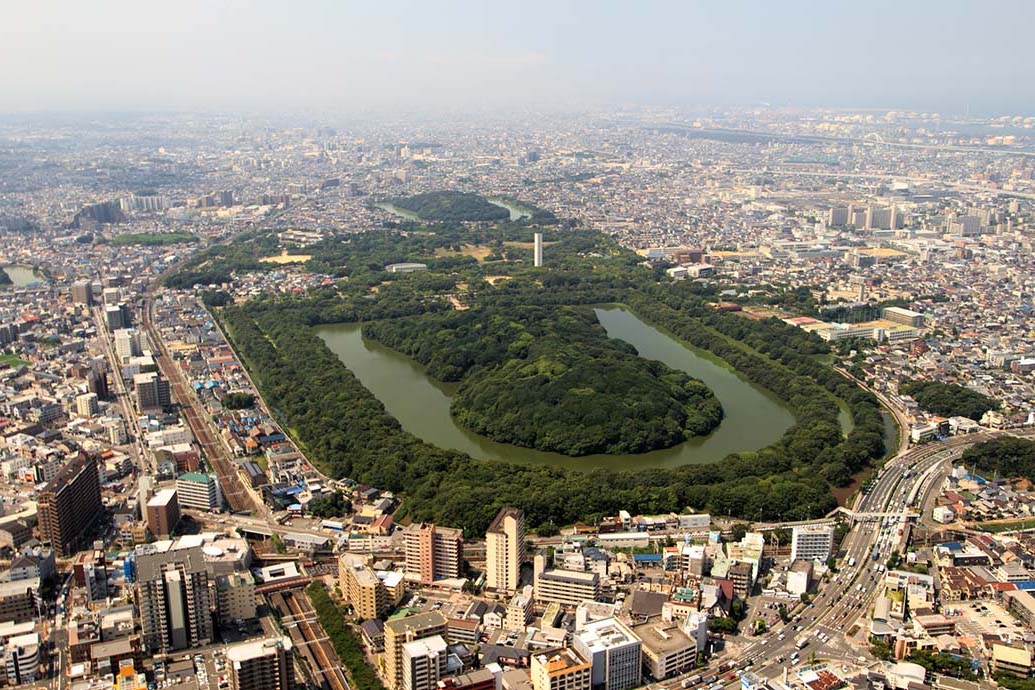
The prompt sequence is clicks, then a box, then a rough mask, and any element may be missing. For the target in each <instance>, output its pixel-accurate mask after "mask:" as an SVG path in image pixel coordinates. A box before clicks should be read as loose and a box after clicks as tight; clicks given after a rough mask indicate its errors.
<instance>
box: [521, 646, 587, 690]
mask: <svg viewBox="0 0 1035 690" xmlns="http://www.w3.org/2000/svg"><path fill="white" fill-rule="evenodd" d="M529 675H530V676H531V678H532V688H533V690H590V688H591V681H592V678H593V665H592V664H591V663H589V662H588V661H586V660H584V659H580V658H579V656H578V654H576V653H575V652H574V651H573V650H571V649H559V650H557V651H554V652H549V653H546V654H533V655H532V662H531V668H530V670H529Z"/></svg>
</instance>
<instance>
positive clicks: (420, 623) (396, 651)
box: [381, 611, 447, 690]
mask: <svg viewBox="0 0 1035 690" xmlns="http://www.w3.org/2000/svg"><path fill="white" fill-rule="evenodd" d="M446 628H447V626H446V617H445V616H443V615H442V614H441V613H439V612H438V611H430V612H428V613H418V614H416V615H414V616H406V617H405V618H396V619H395V620H390V621H388V622H386V623H385V653H384V656H383V657H382V659H381V662H382V664H383V669H382V670H383V674H382V675H383V676H384V678H385V681H386V684H387V686H388V690H402V687H403V646H404V645H406V643H408V642H413V641H414V640H423V639H424V638H427V637H434V636H436V635H440V636H443V637H444V636H445V635H446Z"/></svg>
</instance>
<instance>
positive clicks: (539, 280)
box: [188, 223, 884, 535]
mask: <svg viewBox="0 0 1035 690" xmlns="http://www.w3.org/2000/svg"><path fill="white" fill-rule="evenodd" d="M433 228H434V230H433V231H420V230H419V229H418V228H417V227H416V226H409V227H407V228H404V229H401V230H387V231H385V232H378V231H374V232H368V233H363V234H357V235H351V236H349V237H348V238H347V239H346V240H345V241H342V240H341V239H340V238H339V239H334V240H330V239H329V240H327V241H326V242H324V243H318V244H317V245H313V246H312V247H309V248H307V250H306V251H307V252H308V253H312V254H313V259H312V261H310V262H309V263H308V264H306V268H307V269H310V268H312V267H313V264H314V263H317V262H318V263H317V265H318V266H319V270H320V271H326V272H329V273H333V274H336V275H342V276H348V281H347V282H341V283H339V284H337V285H334V286H330V287H327V288H323V289H317V290H313V291H312V292H310V293H309V294H308V295H305V296H298V295H273V294H270V295H265V296H262V297H260V298H257V299H254V300H251V301H249V302H247V303H244V304H235V305H227V306H226V307H224V308H221V309H217V310H216V315H217V316H218V318H219V319H220V321H221V322H222V323H223V325H224V327H225V329H226V331H227V333H228V335H229V336H230V338H231V340H232V343H233V345H234V346H235V349H236V350H237V352H238V354H239V355H240V356H241V359H242V361H243V362H244V363H245V364H246V366H247V367H248V369H249V371H250V372H252V374H253V377H254V379H255V382H256V385H257V386H258V387H259V389H260V390H261V391H262V393H263V395H264V397H265V399H266V401H267V402H268V403H269V405H270V407H271V409H272V411H273V413H274V414H275V415H276V416H277V417H278V418H279V419H280V421H281V422H282V423H283V424H284V427H285V429H287V430H288V431H289V432H290V433H291V434H292V436H293V437H294V438H295V439H296V441H298V443H299V444H300V446H301V447H302V448H303V449H304V451H305V452H306V454H307V456H308V457H309V458H311V459H312V460H313V461H314V462H315V463H317V464H318V465H319V466H320V467H321V469H323V470H324V471H325V472H327V473H328V474H330V475H332V476H334V477H339V478H340V477H350V478H352V479H355V480H357V481H361V482H365V483H368V484H371V485H374V486H378V487H380V488H384V489H387V490H390V491H394V492H399V493H402V494H403V495H404V497H405V501H406V506H407V508H408V510H409V511H410V516H411V517H412V518H413V519H415V520H431V521H435V522H438V523H440V524H445V525H453V526H458V527H463V528H465V530H466V531H467V533H468V534H471V535H477V534H479V533H481V532H482V531H483V530H484V529H485V527H486V526H487V525H488V523H489V521H490V520H491V519H492V517H493V515H494V514H495V513H496V511H497V510H498V509H499V508H500V507H501V506H504V505H513V506H517V507H519V508H521V509H523V510H524V511H525V512H526V514H527V516H528V520H529V523H530V527H533V528H535V527H537V526H539V525H542V524H545V523H553V524H554V525H564V524H571V523H572V522H575V521H577V520H594V519H596V518H598V517H600V516H602V515H611V514H615V513H617V511H619V510H621V509H626V510H629V511H631V512H634V513H636V512H638V513H648V514H649V513H658V512H667V511H678V510H683V509H685V508H687V507H692V508H694V509H698V510H703V511H710V512H713V513H716V514H721V515H733V516H739V517H745V518H750V519H759V518H761V519H774V520H775V519H797V518H805V517H814V516H816V515H821V514H823V513H825V512H827V511H829V510H830V509H831V508H833V507H834V505H835V501H834V498H833V496H832V494H831V491H830V487H831V485H844V484H847V483H848V482H849V481H850V480H851V476H852V475H853V474H854V473H856V472H858V471H860V470H862V469H864V468H865V467H866V466H867V465H868V464H869V463H871V462H872V461H873V460H875V459H878V458H880V457H881V456H882V454H883V453H884V446H883V421H882V418H881V414H880V408H879V405H878V403H877V401H876V399H875V398H874V397H873V396H872V395H870V394H869V393H867V392H866V391H864V390H862V389H860V388H859V387H857V386H856V385H855V384H854V383H852V382H851V381H849V380H847V379H846V378H844V377H842V376H841V375H840V374H838V373H837V372H836V371H834V370H833V369H832V368H831V367H829V366H828V365H826V364H823V363H822V362H821V361H820V360H819V359H818V358H817V357H816V356H815V355H817V354H823V353H826V352H829V349H828V348H827V346H826V345H825V344H824V343H823V342H822V341H821V340H819V339H818V338H816V337H815V336H814V335H811V334H809V333H806V332H804V331H802V330H800V329H797V328H794V327H792V326H789V325H787V324H784V323H782V322H781V321H779V320H777V319H768V320H763V321H752V320H749V319H745V318H743V317H742V316H739V315H736V314H731V313H727V312H723V311H720V310H716V309H715V308H714V307H713V306H711V305H710V304H709V303H708V301H706V298H708V297H709V296H711V295H713V294H714V291H710V290H709V288H708V287H707V286H704V287H702V286H701V285H698V284H696V283H693V282H690V281H686V282H683V283H678V284H673V283H671V282H668V281H664V280H662V278H663V274H660V273H658V272H656V271H654V270H652V269H650V268H647V267H645V266H643V265H641V259H640V257H638V256H637V255H636V254H634V253H633V252H631V251H628V250H625V249H623V248H622V247H620V246H619V245H617V243H615V242H614V241H613V240H611V239H610V238H608V237H606V236H603V235H601V234H599V233H596V232H591V231H587V230H570V231H562V230H556V229H547V230H546V231H545V233H546V237H545V239H546V241H547V242H548V243H550V244H549V245H548V247H547V255H548V257H547V258H548V268H546V269H543V268H535V267H533V266H532V265H531V261H530V258H531V248H530V247H529V246H528V240H529V239H530V228H529V227H528V226H527V225H524V224H521V223H501V224H498V225H495V226H475V227H466V228H463V227H456V226H451V225H447V224H443V225H436V226H433ZM267 241H268V238H266V237H262V236H254V237H252V238H251V239H249V240H246V241H245V242H244V246H237V244H236V243H235V244H234V245H228V246H227V249H226V250H221V251H220V256H222V257H224V258H226V257H230V256H234V257H237V259H235V261H236V260H240V261H241V262H246V261H247V256H248V255H249V247H250V256H252V257H254V256H257V255H258V256H261V254H259V253H258V252H260V251H266V250H267V249H270V248H269V247H268V245H266V244H265V243H266V242H267ZM471 245H478V246H490V247H495V248H496V249H497V250H498V251H499V252H500V253H501V255H503V256H505V258H504V259H503V260H499V261H488V260H486V261H481V260H476V259H475V258H473V257H471V256H456V255H455V252H456V251H458V250H459V248H461V247H464V246H471ZM257 247H259V248H258V249H257ZM271 253H272V251H271ZM212 261H213V262H217V261H219V259H218V257H212ZM398 261H422V262H424V263H427V264H428V266H429V270H428V271H427V272H426V273H415V274H405V275H404V274H389V273H385V272H384V270H383V267H384V266H385V265H386V264H388V263H393V262H398ZM210 265H211V264H209V265H202V264H200V263H198V264H193V265H192V266H190V267H188V269H189V270H191V271H204V270H207V268H208V267H209V266H210ZM238 270H239V269H238ZM314 270H316V269H314ZM500 277H504V278H506V280H500ZM490 278H491V279H493V281H492V282H491V283H490ZM450 300H459V302H460V303H461V304H463V305H465V306H468V307H470V313H471V314H472V316H471V317H460V316H457V314H460V313H462V312H454V311H453V307H452V306H451V304H450ZM605 303H623V304H625V305H627V306H628V308H629V309H631V310H632V311H633V312H635V314H636V315H637V316H638V317H639V318H640V319H642V320H644V321H648V322H651V323H652V324H654V325H656V326H659V327H662V328H664V329H665V330H667V331H668V332H669V333H671V334H673V335H674V336H675V337H677V338H679V339H682V340H683V341H685V342H687V343H689V344H690V345H693V346H695V347H699V348H702V349H705V350H708V351H710V352H711V353H713V354H714V355H716V356H717V357H719V358H721V359H723V360H725V361H726V362H728V363H729V364H730V365H732V366H733V367H734V368H736V369H737V370H738V371H739V372H740V373H741V374H742V375H743V376H745V377H746V378H747V379H748V380H750V381H751V382H753V383H755V384H758V385H760V386H763V387H765V388H767V389H769V390H770V391H771V392H772V393H773V394H775V395H776V396H778V397H779V398H780V399H781V400H783V401H784V402H785V404H786V405H787V406H788V407H789V408H790V410H791V411H792V412H793V414H794V416H795V419H796V422H795V424H794V425H793V426H792V427H791V428H790V429H789V430H788V431H787V433H786V434H785V435H784V436H783V437H782V438H781V439H780V440H779V441H778V442H776V443H774V444H773V445H771V446H769V447H766V448H762V449H760V450H758V451H755V452H750V453H739V454H734V455H731V456H729V457H727V458H726V459H725V460H724V461H723V462H721V463H714V464H708V465H693V466H684V467H678V468H674V469H644V470H640V471H610V470H593V471H576V470H568V469H562V468H558V467H546V466H540V465H518V464H513V463H506V462H493V461H482V460H478V459H472V458H470V457H468V456H466V455H463V454H460V453H457V452H455V451H450V450H445V449H441V448H437V447H434V446H431V445H429V444H427V443H425V442H423V441H421V440H419V439H417V438H415V437H414V436H413V435H411V434H409V433H407V432H406V431H405V430H404V429H402V428H401V427H400V425H399V422H398V421H397V420H396V419H395V418H393V417H392V416H391V415H390V414H388V413H387V412H386V411H385V408H384V406H383V405H382V404H381V402H380V401H378V400H377V398H375V397H374V396H373V394H371V393H370V391H368V390H367V389H366V388H364V387H363V385H362V384H361V383H360V382H359V381H358V379H357V378H356V377H355V376H354V375H353V373H352V372H351V371H349V369H348V368H347V367H345V366H344V365H343V364H342V363H341V361H340V360H339V359H338V358H337V357H336V356H335V355H334V354H333V353H332V352H331V351H330V350H329V349H328V348H327V346H326V345H325V344H324V343H323V341H322V340H321V339H320V338H319V337H318V336H317V335H316V333H315V332H314V330H313V328H311V327H312V326H315V325H318V324H324V323H335V322H357V321H359V322H364V324H365V325H367V326H368V329H367V330H368V332H370V333H372V332H373V331H372V330H371V329H375V328H378V327H380V324H377V325H374V324H373V323H372V322H385V324H389V325H391V324H393V320H400V322H401V323H408V322H410V321H411V320H412V319H414V317H419V318H428V323H429V324H434V325H435V329H433V330H434V331H435V332H437V333H439V335H440V336H441V337H448V338H450V339H453V340H454V342H455V343H458V344H460V345H463V344H464V343H465V342H466V336H463V335H462V334H456V333H448V331H449V330H450V328H447V327H446V324H449V323H452V321H451V319H458V321H457V324H458V325H462V326H464V327H473V326H472V325H470V324H468V325H465V323H464V319H466V318H471V319H474V320H475V321H477V318H476V317H475V316H473V315H474V314H508V313H513V314H520V313H521V312H522V311H523V310H528V309H546V308H550V309H553V310H555V311H557V312H558V313H559V312H560V310H561V309H562V308H563V309H564V312H565V313H570V314H572V315H573V316H571V317H570V318H572V319H576V317H575V316H574V315H576V314H579V313H588V312H585V311H581V310H580V309H578V308H579V307H585V306H590V305H599V304H605ZM446 314H448V316H445V315H446ZM421 315H432V316H431V317H425V316H421ZM439 318H441V323H439V321H438V319H439ZM548 321H549V320H548ZM518 322H519V323H520V319H519V320H518ZM413 323H419V321H413ZM473 325H477V324H476V323H475V324H473ZM554 327H555V326H553V325H551V326H550V328H554ZM572 327H574V326H572ZM384 328H385V329H387V328H388V326H385V327H384ZM499 328H502V326H499ZM578 328H580V329H583V328H589V329H590V330H592V329H595V328H599V327H598V326H596V325H595V324H589V325H588V326H587V325H579V326H578ZM525 329H526V330H528V328H527V326H525ZM392 330H393V331H394V330H398V331H399V333H397V334H395V335H393V338H397V339H398V343H397V344H396V345H393V347H398V348H399V349H402V350H403V351H407V352H409V353H410V354H411V355H412V356H414V357H415V358H417V359H420V360H421V361H425V362H426V363H427V364H428V366H429V368H431V369H432V370H433V371H437V372H438V373H436V374H435V375H436V376H440V377H441V378H448V375H447V374H446V373H444V372H448V371H454V372H455V373H454V374H453V375H454V376H455V377H456V378H459V379H463V378H464V377H465V376H472V375H474V371H475V370H476V369H477V368H478V367H479V366H482V367H483V368H485V369H486V370H487V371H488V372H492V371H498V372H499V375H500V376H504V377H506V379H507V380H513V377H514V376H517V375H518V372H511V371H509V370H506V369H504V368H503V367H502V366H497V367H496V368H495V369H492V368H491V367H489V366H488V363H485V362H482V363H479V362H480V361H479V359H478V357H480V356H481V349H480V348H471V347H466V346H462V347H458V348H457V352H458V353H460V354H462V357H461V356H460V355H459V354H458V355H457V357H459V359H457V358H454V357H451V356H446V354H445V353H444V349H443V348H440V347H433V346H432V345H433V344H434V343H429V342H425V340H426V339H425V338H422V337H419V336H418V335H416V334H411V333H407V332H404V331H405V330H406V329H405V328H403V327H402V326H399V327H396V326H394V325H392ZM456 330H460V329H459V328H457V329H456ZM386 332H387V330H386ZM502 332H506V331H502ZM443 334H444V335H443ZM531 335H532V336H533V340H534V339H535V338H536V337H537V336H536V333H534V332H533V333H532V334H531ZM547 335H548V334H547ZM520 342H521V333H520V332H519V331H516V330H515V331H513V332H511V333H510V334H509V335H508V339H507V340H506V346H504V345H502V344H501V345H499V346H498V347H499V348H503V349H506V348H509V346H510V345H512V344H514V343H520ZM591 342H593V341H592V340H591ZM424 348H427V349H426V350H425V349H424ZM486 349H488V348H486ZM532 349H533V348H532V347H531V346H530V347H529V351H531V350H532ZM601 352H602V353H603V352H606V353H607V354H608V356H611V355H612V353H619V354H621V353H623V350H622V346H621V345H616V346H614V348H608V349H607V350H602V351H601ZM507 356H509V357H513V359H515V360H517V361H519V362H524V364H528V362H527V361H526V360H524V359H519V358H517V357H514V356H513V355H511V354H510V353H508V354H507ZM614 356H616V357H617V356H618V355H617V354H616V355H614ZM472 360H473V361H472ZM511 366H515V367H517V366H518V364H514V365H511ZM451 367H452V368H453V369H451ZM631 371H634V372H636V373H637V375H638V374H639V373H642V370H641V369H640V368H639V366H637V367H635V368H634V369H633V370H631ZM664 375H665V374H663V373H662V374H659V375H657V376H656V377H655V378H657V377H658V376H660V377H663V376H664ZM601 378H604V377H601ZM485 382H486V383H487V384H491V383H493V380H492V378H491V377H490V376H488V375H486V378H485ZM461 385H462V386H463V385H464V384H461ZM564 390H565V391H567V390H568V388H564ZM476 395H477V391H472V392H471V396H472V401H473V400H474V397H475V396H476ZM838 399H840V400H842V401H844V402H845V403H847V405H848V407H849V408H850V410H851V413H852V417H853V420H854V422H855V426H854V429H853V430H852V431H851V433H849V434H847V435H844V434H843V433H842V431H841V428H840V426H839V424H838V404H837V401H838ZM519 402H520V403H521V404H525V402H526V401H519ZM482 404H484V405H485V407H484V408H482V407H478V406H479V405H482ZM491 404H492V401H491V400H488V401H486V402H485V403H482V402H481V401H477V404H474V403H472V406H473V408H475V409H478V410H479V411H480V410H481V409H489V408H488V406H489V405H491Z"/></svg>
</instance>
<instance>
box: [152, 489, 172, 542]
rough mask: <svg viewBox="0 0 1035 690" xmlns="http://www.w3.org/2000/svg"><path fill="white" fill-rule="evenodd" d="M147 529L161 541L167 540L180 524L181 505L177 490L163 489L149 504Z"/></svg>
mask: <svg viewBox="0 0 1035 690" xmlns="http://www.w3.org/2000/svg"><path fill="white" fill-rule="evenodd" d="M146 519H147V528H148V529H149V530H151V534H153V535H154V536H156V537H158V538H159V539H166V538H167V537H168V536H169V535H170V534H172V533H173V531H174V530H175V529H176V525H177V524H179V522H180V503H179V501H178V500H177V499H176V490H175V489H162V490H161V491H159V492H158V493H156V494H155V495H154V496H153V497H152V498H151V500H149V501H148V502H147V518H146Z"/></svg>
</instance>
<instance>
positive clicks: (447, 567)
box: [403, 522, 464, 584]
mask: <svg viewBox="0 0 1035 690" xmlns="http://www.w3.org/2000/svg"><path fill="white" fill-rule="evenodd" d="M403 543H404V544H405V551H406V563H405V566H404V570H405V572H406V574H407V575H411V576H414V577H417V578H418V579H419V580H420V582H422V583H423V584H430V583H432V582H434V581H435V580H442V579H451V578H458V577H460V576H461V575H462V574H463V561H464V536H463V532H462V531H461V530H458V529H452V528H449V527H436V526H435V525H433V524H431V523H426V522H421V523H413V524H412V525H410V526H409V527H407V528H406V529H405V530H404V531H403Z"/></svg>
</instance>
